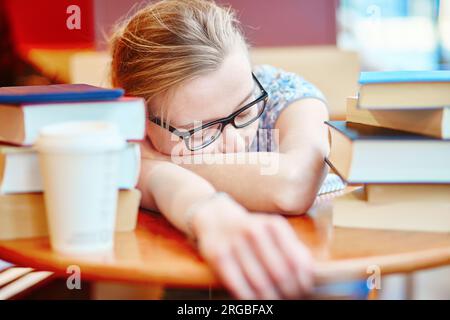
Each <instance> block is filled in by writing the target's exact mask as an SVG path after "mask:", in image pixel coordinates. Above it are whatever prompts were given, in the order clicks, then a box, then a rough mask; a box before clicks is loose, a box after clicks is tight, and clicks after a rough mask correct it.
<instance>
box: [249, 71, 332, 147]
mask: <svg viewBox="0 0 450 320" xmlns="http://www.w3.org/2000/svg"><path fill="white" fill-rule="evenodd" d="M253 72H254V74H255V76H256V78H258V80H259V82H260V83H261V84H262V86H263V87H264V89H266V91H267V92H268V94H269V100H268V102H267V105H266V109H265V110H264V113H263V114H262V116H261V118H260V119H259V127H258V135H257V138H255V140H254V141H253V143H252V145H251V146H250V151H269V152H270V151H276V150H277V149H278V146H277V145H276V144H275V141H274V140H275V139H273V130H271V129H274V128H275V123H276V121H277V119H278V117H279V116H280V114H281V112H282V111H283V110H284V109H285V108H286V107H287V106H289V105H290V104H292V103H293V102H295V101H297V100H300V99H305V98H316V99H320V100H322V101H324V102H325V103H326V99H325V96H324V95H323V94H322V92H320V90H319V89H317V88H316V87H315V86H314V85H313V84H311V83H309V82H308V81H306V80H305V79H303V78H302V77H300V76H299V75H297V74H295V73H293V72H287V71H284V70H282V69H279V68H276V67H273V66H269V65H261V66H257V67H255V68H254V70H253Z"/></svg>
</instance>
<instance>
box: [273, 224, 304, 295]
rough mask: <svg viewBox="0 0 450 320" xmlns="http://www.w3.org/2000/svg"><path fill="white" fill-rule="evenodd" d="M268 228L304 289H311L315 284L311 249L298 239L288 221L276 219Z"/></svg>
mask: <svg viewBox="0 0 450 320" xmlns="http://www.w3.org/2000/svg"><path fill="white" fill-rule="evenodd" d="M268 228H269V230H270V232H271V234H272V235H273V237H274V239H275V241H276V243H277V245H278V247H279V249H280V251H281V252H282V253H283V256H284V257H285V259H286V260H287V262H288V264H289V266H290V268H291V270H292V271H293V272H294V274H296V276H297V279H298V281H299V283H300V285H301V286H302V288H303V290H305V291H309V290H311V288H312V286H313V278H312V276H313V270H312V265H313V262H312V261H313V260H312V257H311V254H310V252H309V250H308V249H307V248H306V246H305V245H304V244H303V243H302V242H301V241H300V240H299V239H298V237H297V235H296V234H295V232H294V231H293V229H292V227H291V226H290V225H289V223H288V222H287V221H282V220H281V221H280V220H278V221H274V222H273V223H271V224H270V225H268Z"/></svg>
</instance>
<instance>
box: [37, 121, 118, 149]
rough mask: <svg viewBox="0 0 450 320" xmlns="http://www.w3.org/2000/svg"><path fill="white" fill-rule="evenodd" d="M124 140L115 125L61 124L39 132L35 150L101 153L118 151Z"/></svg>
mask: <svg viewBox="0 0 450 320" xmlns="http://www.w3.org/2000/svg"><path fill="white" fill-rule="evenodd" d="M124 147H125V139H124V138H123V137H122V136H121V135H120V133H119V129H118V127H117V125H116V124H114V123H111V122H100V121H77V122H62V123H58V124H52V125H48V126H45V127H44V128H42V129H41V130H40V132H39V137H38V139H37V141H36V148H37V150H38V151H41V152H62V153H66V152H102V151H114V150H120V149H122V148H124Z"/></svg>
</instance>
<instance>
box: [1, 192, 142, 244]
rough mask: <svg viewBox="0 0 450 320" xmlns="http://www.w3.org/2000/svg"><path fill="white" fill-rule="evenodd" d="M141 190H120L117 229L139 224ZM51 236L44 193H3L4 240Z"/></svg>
mask: <svg viewBox="0 0 450 320" xmlns="http://www.w3.org/2000/svg"><path fill="white" fill-rule="evenodd" d="M140 201H141V193H140V191H139V190H137V189H131V190H121V191H119V196H118V202H117V216H116V229H115V230H116V231H117V232H125V231H132V230H134V229H135V227H136V221H137V215H138V211H139V205H140ZM47 235H48V229H47V219H46V213H45V201H44V195H43V193H24V194H13V195H0V240H10V239H21V238H33V237H45V236H47Z"/></svg>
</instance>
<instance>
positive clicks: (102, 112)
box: [0, 97, 145, 146]
mask: <svg viewBox="0 0 450 320" xmlns="http://www.w3.org/2000/svg"><path fill="white" fill-rule="evenodd" d="M65 121H108V122H112V123H115V124H116V125H117V126H118V128H119V130H120V133H121V135H122V136H123V137H124V138H125V139H127V140H142V139H143V138H144V133H145V103H144V100H143V99H141V98H128V97H125V98H121V99H118V100H114V101H89V102H58V103H54V102H52V103H40V104H34V103H31V104H30V103H24V104H21V105H19V106H15V105H10V104H0V141H3V142H6V143H10V144H15V145H25V146H28V145H32V144H33V143H34V142H36V139H37V137H38V135H39V130H40V129H41V128H43V127H44V126H46V125H50V124H55V123H59V122H65Z"/></svg>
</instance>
